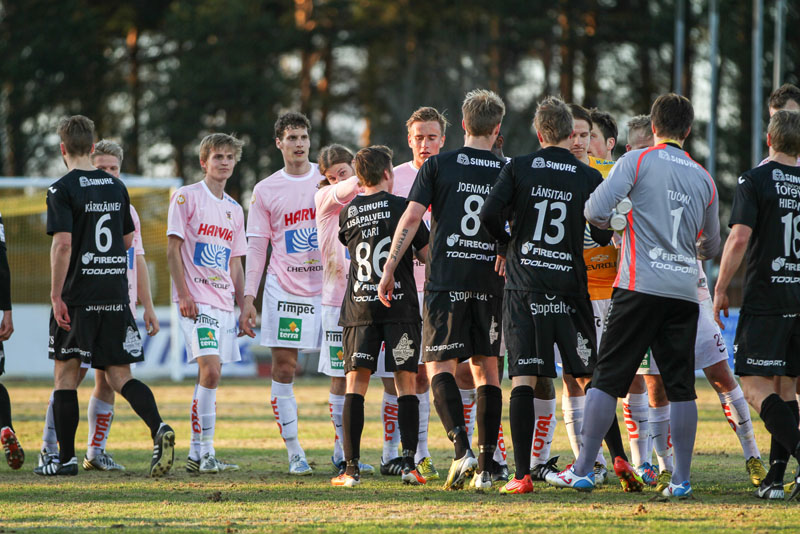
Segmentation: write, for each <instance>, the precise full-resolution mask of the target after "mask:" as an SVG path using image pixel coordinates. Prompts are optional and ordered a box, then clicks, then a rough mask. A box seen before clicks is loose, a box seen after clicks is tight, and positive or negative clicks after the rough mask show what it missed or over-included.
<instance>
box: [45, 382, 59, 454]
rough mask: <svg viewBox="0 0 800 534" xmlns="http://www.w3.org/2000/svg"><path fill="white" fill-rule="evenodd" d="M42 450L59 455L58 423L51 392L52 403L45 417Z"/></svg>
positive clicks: (49, 404) (48, 405)
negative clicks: (54, 415)
mask: <svg viewBox="0 0 800 534" xmlns="http://www.w3.org/2000/svg"><path fill="white" fill-rule="evenodd" d="M42 450H44V451H47V452H48V453H50V454H57V453H58V438H57V437H56V423H55V419H53V392H52V391H51V392H50V401H49V402H48V403H47V412H45V415H44V428H43V429H42Z"/></svg>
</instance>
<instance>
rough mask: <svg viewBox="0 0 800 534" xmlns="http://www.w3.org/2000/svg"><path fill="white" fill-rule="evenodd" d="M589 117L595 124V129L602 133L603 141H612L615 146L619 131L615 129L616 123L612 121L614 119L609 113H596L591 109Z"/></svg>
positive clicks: (596, 111)
mask: <svg viewBox="0 0 800 534" xmlns="http://www.w3.org/2000/svg"><path fill="white" fill-rule="evenodd" d="M589 115H590V116H591V118H592V123H594V124H596V125H597V127H598V128H600V131H601V132H603V140H604V141H608V140H609V139H613V140H614V143H615V144H616V142H617V136H618V135H619V130H618V129H617V121H615V120H614V117H612V116H611V114H610V113H606V112H605V111H598V110H597V109H596V108H595V109H592V110H591V111H590V112H589Z"/></svg>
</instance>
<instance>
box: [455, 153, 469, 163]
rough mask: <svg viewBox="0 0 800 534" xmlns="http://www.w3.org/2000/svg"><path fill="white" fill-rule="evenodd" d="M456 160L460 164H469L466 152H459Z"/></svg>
mask: <svg viewBox="0 0 800 534" xmlns="http://www.w3.org/2000/svg"><path fill="white" fill-rule="evenodd" d="M456 162H457V163H459V164H460V165H469V156H467V155H466V154H459V155H458V157H457V158H456Z"/></svg>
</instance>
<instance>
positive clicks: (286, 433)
mask: <svg viewBox="0 0 800 534" xmlns="http://www.w3.org/2000/svg"><path fill="white" fill-rule="evenodd" d="M293 386H294V384H292V383H291V382H290V383H288V384H282V383H280V382H276V381H275V380H273V381H272V391H271V392H270V394H271V397H272V401H271V403H272V413H274V414H275V421H277V422H278V431H280V433H281V437H282V438H283V443H284V444H285V445H286V452H287V453H288V454H289V460H291V459H292V456H301V457H303V458H305V457H306V453H305V451H303V447H301V446H300V441H299V440H298V439H297V401H296V400H295V398H294V387H293Z"/></svg>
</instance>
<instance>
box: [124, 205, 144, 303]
mask: <svg viewBox="0 0 800 534" xmlns="http://www.w3.org/2000/svg"><path fill="white" fill-rule="evenodd" d="M131 218H133V228H134V230H133V244H132V245H131V248H129V249H128V297H129V298H130V301H131V302H130V305H131V312H133V316H134V317H136V300H137V298H138V295H139V291H138V282H137V279H136V256H144V247H143V246H142V225H141V223H140V222H139V214H138V213H136V210H135V209H134V208H133V204H131Z"/></svg>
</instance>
